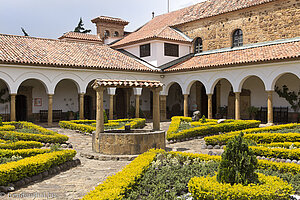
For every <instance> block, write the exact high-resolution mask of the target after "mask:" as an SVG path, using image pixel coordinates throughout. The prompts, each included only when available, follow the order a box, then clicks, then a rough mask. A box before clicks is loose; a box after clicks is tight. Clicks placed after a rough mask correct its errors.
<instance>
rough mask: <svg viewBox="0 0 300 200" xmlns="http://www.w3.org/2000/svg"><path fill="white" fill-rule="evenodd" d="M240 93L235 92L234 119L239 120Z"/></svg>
mask: <svg viewBox="0 0 300 200" xmlns="http://www.w3.org/2000/svg"><path fill="white" fill-rule="evenodd" d="M240 105H241V93H240V92H235V119H236V120H240V119H241V109H240Z"/></svg>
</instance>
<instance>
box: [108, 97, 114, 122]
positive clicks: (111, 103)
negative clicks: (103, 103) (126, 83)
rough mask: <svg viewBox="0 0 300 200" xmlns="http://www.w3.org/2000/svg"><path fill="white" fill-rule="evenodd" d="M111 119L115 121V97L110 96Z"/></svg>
mask: <svg viewBox="0 0 300 200" xmlns="http://www.w3.org/2000/svg"><path fill="white" fill-rule="evenodd" d="M109 119H110V120H113V119H114V95H113V94H110V95H109Z"/></svg>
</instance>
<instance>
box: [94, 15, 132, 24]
mask: <svg viewBox="0 0 300 200" xmlns="http://www.w3.org/2000/svg"><path fill="white" fill-rule="evenodd" d="M91 21H92V22H93V23H96V22H98V21H100V22H115V23H120V24H123V25H124V26H126V25H127V24H129V22H128V21H125V20H123V19H121V18H115V17H108V16H99V17H96V18H95V19H92V20H91Z"/></svg>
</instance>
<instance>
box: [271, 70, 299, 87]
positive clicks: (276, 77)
mask: <svg viewBox="0 0 300 200" xmlns="http://www.w3.org/2000/svg"><path fill="white" fill-rule="evenodd" d="M285 74H293V75H295V76H297V77H298V78H299V79H300V72H298V74H297V73H295V72H293V71H284V72H281V73H276V76H273V77H272V78H271V79H270V81H269V82H268V85H267V89H266V90H268V91H274V89H275V84H276V82H277V81H278V79H280V78H281V77H282V76H284V75H285Z"/></svg>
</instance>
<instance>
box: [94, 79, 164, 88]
mask: <svg viewBox="0 0 300 200" xmlns="http://www.w3.org/2000/svg"><path fill="white" fill-rule="evenodd" d="M92 86H93V87H94V88H95V87H101V86H103V87H117V86H123V87H147V88H159V87H162V86H163V84H162V83H161V82H160V81H150V80H113V79H97V80H95V81H94V83H93V85H92Z"/></svg>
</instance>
